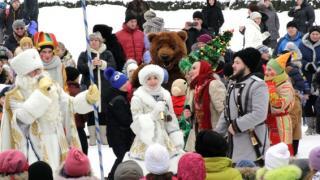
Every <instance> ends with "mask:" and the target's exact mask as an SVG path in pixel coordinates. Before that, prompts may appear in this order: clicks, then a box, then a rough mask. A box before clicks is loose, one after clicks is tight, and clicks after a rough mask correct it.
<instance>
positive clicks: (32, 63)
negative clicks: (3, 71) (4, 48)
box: [9, 49, 43, 75]
mask: <svg viewBox="0 0 320 180" xmlns="http://www.w3.org/2000/svg"><path fill="white" fill-rule="evenodd" d="M9 63H10V65H11V67H12V69H13V70H14V71H15V72H16V73H17V74H18V75H26V74H28V73H29V72H31V71H33V70H36V69H39V68H40V69H41V68H43V63H42V61H41V58H40V55H39V53H38V51H37V50H35V49H27V50H25V51H23V52H21V53H20V54H18V55H17V56H16V57H14V58H13V59H11V60H10V61H9Z"/></svg>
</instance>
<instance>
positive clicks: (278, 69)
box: [264, 52, 295, 155]
mask: <svg viewBox="0 0 320 180" xmlns="http://www.w3.org/2000/svg"><path fill="white" fill-rule="evenodd" d="M290 56H291V53H290V52H289V53H286V54H283V55H281V56H279V57H278V58H277V59H271V60H270V61H269V62H268V64H267V70H266V73H265V78H264V80H265V81H266V84H267V85H268V89H269V104H270V105H269V107H270V110H269V114H268V117H267V120H266V124H267V125H268V128H269V132H270V133H269V138H270V144H271V145H275V144H278V143H279V142H284V143H285V144H287V145H288V146H289V150H290V153H291V155H293V147H292V122H291V117H290V115H289V112H290V111H291V109H292V108H293V105H294V101H295V98H294V97H295V91H294V89H293V87H292V84H291V83H290V82H289V77H288V74H287V73H286V72H285V68H286V63H287V61H288V59H289V58H290Z"/></svg>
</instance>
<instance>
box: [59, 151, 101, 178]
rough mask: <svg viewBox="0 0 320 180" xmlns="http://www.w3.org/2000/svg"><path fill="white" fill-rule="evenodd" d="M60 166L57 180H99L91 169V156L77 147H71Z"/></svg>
mask: <svg viewBox="0 0 320 180" xmlns="http://www.w3.org/2000/svg"><path fill="white" fill-rule="evenodd" d="M66 156H67V157H66V160H65V161H64V163H62V165H61V166H60V169H59V170H58V172H57V174H56V175H55V178H54V179H55V180H66V179H72V180H76V179H79V180H98V178H97V177H95V176H94V175H93V173H92V171H91V166H90V161H89V158H88V157H87V156H86V155H85V154H84V153H83V152H81V151H80V150H79V149H77V148H74V147H73V148H71V149H70V150H69V151H68V154H67V155H66Z"/></svg>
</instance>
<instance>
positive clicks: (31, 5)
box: [23, 0, 39, 23]
mask: <svg viewBox="0 0 320 180" xmlns="http://www.w3.org/2000/svg"><path fill="white" fill-rule="evenodd" d="M23 5H24V7H23V11H24V14H25V17H26V19H27V20H28V21H35V22H37V23H38V15H39V5H38V0H24V3H23Z"/></svg>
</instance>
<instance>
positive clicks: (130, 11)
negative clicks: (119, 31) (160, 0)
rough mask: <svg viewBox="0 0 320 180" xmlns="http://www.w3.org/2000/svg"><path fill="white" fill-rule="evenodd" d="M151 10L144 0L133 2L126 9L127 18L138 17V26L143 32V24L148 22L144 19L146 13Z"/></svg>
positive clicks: (134, 0)
mask: <svg viewBox="0 0 320 180" xmlns="http://www.w3.org/2000/svg"><path fill="white" fill-rule="evenodd" d="M149 9H150V7H149V4H148V3H147V2H144V1H143V0H133V1H131V2H129V3H128V5H127V9H126V16H129V15H131V16H136V17H137V21H138V26H139V29H140V30H141V31H143V26H142V25H143V24H144V23H145V22H146V20H145V19H144V13H145V12H146V11H148V10H149Z"/></svg>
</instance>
